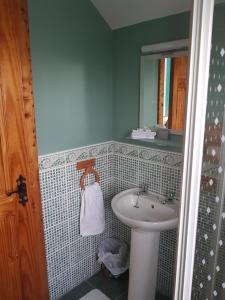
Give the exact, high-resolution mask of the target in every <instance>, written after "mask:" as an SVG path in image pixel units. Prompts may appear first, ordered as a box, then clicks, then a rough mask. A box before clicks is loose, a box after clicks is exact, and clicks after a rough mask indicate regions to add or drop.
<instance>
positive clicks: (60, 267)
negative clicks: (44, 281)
mask: <svg viewBox="0 0 225 300" xmlns="http://www.w3.org/2000/svg"><path fill="white" fill-rule="evenodd" d="M69 257H70V249H69V246H67V247H65V248H63V249H60V250H58V251H56V252H54V253H52V254H51V255H50V256H48V257H47V267H48V278H49V281H53V280H54V278H56V277H58V276H60V274H62V273H65V272H69V268H70V260H69Z"/></svg>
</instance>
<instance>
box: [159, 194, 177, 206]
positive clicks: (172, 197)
mask: <svg viewBox="0 0 225 300" xmlns="http://www.w3.org/2000/svg"><path fill="white" fill-rule="evenodd" d="M174 200H175V193H174V192H169V193H168V194H167V198H166V199H165V200H163V202H162V204H166V203H170V204H171V203H173V202H174Z"/></svg>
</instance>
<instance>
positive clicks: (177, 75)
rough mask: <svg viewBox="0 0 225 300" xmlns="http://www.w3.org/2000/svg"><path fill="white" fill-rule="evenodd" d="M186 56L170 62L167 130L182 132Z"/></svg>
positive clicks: (175, 58) (185, 86)
mask: <svg viewBox="0 0 225 300" xmlns="http://www.w3.org/2000/svg"><path fill="white" fill-rule="evenodd" d="M187 65H188V58H187V56H180V57H173V58H172V60H171V79H170V82H171V86H170V104H169V118H168V128H170V129H175V130H180V131H183V130H184V123H185V107H186V88H187Z"/></svg>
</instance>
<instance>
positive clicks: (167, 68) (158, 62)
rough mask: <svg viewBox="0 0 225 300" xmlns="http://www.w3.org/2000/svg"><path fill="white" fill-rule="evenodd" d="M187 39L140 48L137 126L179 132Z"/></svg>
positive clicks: (185, 77)
mask: <svg viewBox="0 0 225 300" xmlns="http://www.w3.org/2000/svg"><path fill="white" fill-rule="evenodd" d="M187 44H188V41H187V40H181V41H174V42H170V43H162V44H157V45H150V46H144V47H142V55H141V70H140V122H139V126H140V128H144V127H148V128H154V127H155V126H157V127H160V128H161V127H162V128H167V129H169V130H170V131H169V132H170V133H175V134H177V133H182V132H183V131H184V123H185V106H186V87H187V68H188V51H187Z"/></svg>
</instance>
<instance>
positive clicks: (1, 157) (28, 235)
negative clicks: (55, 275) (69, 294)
mask: <svg viewBox="0 0 225 300" xmlns="http://www.w3.org/2000/svg"><path fill="white" fill-rule="evenodd" d="M28 36H29V35H28V20H27V6H26V1H25V0H1V1H0V300H20V299H22V300H25V299H26V300H29V299H32V300H46V299H48V288H47V276H46V264H45V255H44V243H43V229H42V219H41V204H40V191H39V179H38V164H37V146H36V133H35V122H34V104H33V94H32V76H31V62H30V52H29V38H28ZM19 175H23V176H24V177H25V178H26V184H27V193H28V202H27V203H26V205H24V206H23V205H21V204H19V196H18V194H17V193H14V194H12V195H11V196H7V193H9V192H11V191H14V190H16V189H17V184H16V180H17V178H18V176H19Z"/></svg>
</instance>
